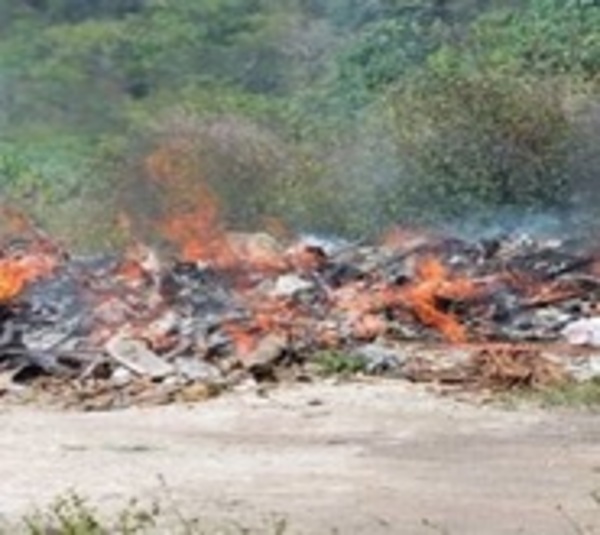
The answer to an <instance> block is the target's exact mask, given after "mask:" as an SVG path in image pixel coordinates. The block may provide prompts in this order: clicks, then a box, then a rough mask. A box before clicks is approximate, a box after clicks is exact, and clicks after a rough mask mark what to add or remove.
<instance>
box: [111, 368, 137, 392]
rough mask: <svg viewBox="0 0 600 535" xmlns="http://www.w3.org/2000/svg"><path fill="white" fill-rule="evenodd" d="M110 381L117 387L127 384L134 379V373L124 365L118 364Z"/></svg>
mask: <svg viewBox="0 0 600 535" xmlns="http://www.w3.org/2000/svg"><path fill="white" fill-rule="evenodd" d="M110 381H111V383H112V384H114V385H115V386H117V387H123V386H127V385H128V384H130V383H131V381H133V373H132V372H131V370H128V369H127V368H125V367H124V366H118V367H117V368H116V369H115V370H114V371H113V373H112V375H111V377H110Z"/></svg>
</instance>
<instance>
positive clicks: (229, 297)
mask: <svg viewBox="0 0 600 535" xmlns="http://www.w3.org/2000/svg"><path fill="white" fill-rule="evenodd" d="M219 236H220V239H222V240H223V242H224V243H225V245H224V246H225V247H226V250H225V251H221V252H219V250H218V247H219V243H215V244H211V247H212V248H211V254H213V255H214V257H215V259H216V260H215V262H214V263H211V262H210V261H207V260H206V259H203V260H202V261H197V262H194V261H189V260H188V259H186V261H182V260H171V261H168V260H167V259H165V258H162V257H161V255H159V254H158V252H157V251H154V250H152V249H151V248H149V247H146V246H142V245H137V246H136V247H135V248H134V249H133V250H132V251H131V252H129V253H127V254H125V255H124V256H123V257H122V258H116V257H108V256H107V257H106V258H104V259H103V258H98V257H95V258H89V259H86V258H76V259H74V258H70V257H69V256H68V255H66V254H65V253H64V252H62V251H60V250H59V249H58V248H56V247H55V248H54V249H53V248H52V247H50V246H48V244H46V243H45V244H44V245H43V247H42V246H40V244H39V243H36V242H35V241H34V242H32V243H28V242H25V241H24V242H23V243H20V244H19V246H18V247H15V246H14V245H11V247H8V246H6V247H5V248H4V249H2V250H1V251H0V252H2V254H3V257H2V259H1V261H0V376H1V377H2V378H3V380H2V384H1V385H0V395H3V394H2V393H6V392H8V391H10V392H13V391H20V390H21V388H22V385H27V386H29V385H34V386H35V385H38V384H39V385H41V386H40V388H42V387H43V388H44V389H45V390H47V391H58V392H60V391H61V389H68V388H72V390H73V392H74V393H75V394H74V395H75V397H76V398H77V399H79V400H80V401H81V403H82V404H84V405H86V406H87V405H89V406H90V407H94V408H97V407H114V406H123V405H126V404H128V403H130V402H139V401H140V400H141V399H146V400H150V399H155V400H160V402H161V403H162V402H169V401H172V400H176V399H186V400H189V399H192V398H204V397H207V396H209V395H212V392H213V391H214V388H217V390H219V389H221V388H222V387H223V386H226V385H231V386H235V385H236V384H243V383H244V382H245V381H248V380H252V381H259V382H260V381H264V380H277V379H279V378H281V377H284V378H285V377H291V378H297V379H298V380H305V379H306V374H307V373H308V372H307V371H306V370H309V369H310V366H306V365H307V364H310V363H311V360H312V359H314V358H316V356H317V355H319V354H320V355H323V354H324V353H327V352H329V353H330V354H335V355H347V356H348V357H349V358H352V359H355V360H357V361H359V362H360V369H361V370H362V371H363V372H364V373H369V374H390V375H393V376H400V377H404V378H407V379H409V380H412V381H438V382H445V383H453V384H465V385H474V384H478V385H481V386H483V387H486V388H487V387H493V388H495V387H498V388H513V387H514V386H517V385H519V386H534V387H535V386H537V385H544V384H550V383H554V382H560V381H562V380H564V379H565V377H567V376H571V377H573V378H575V379H577V380H579V379H580V378H581V379H582V380H583V378H590V377H598V376H600V361H599V360H598V357H597V355H596V356H593V355H592V356H590V357H589V358H581V355H579V356H577V355H574V356H573V357H571V356H570V353H569V351H565V352H562V353H561V355H562V356H561V359H562V361H561V360H560V359H558V360H557V359H556V358H547V357H546V355H545V353H544V351H545V350H544V348H545V347H550V346H551V345H552V344H559V343H561V342H565V341H566V343H567V344H568V346H569V348H570V351H571V352H577V351H579V352H585V351H586V348H589V349H590V350H592V349H593V348H597V347H600V317H598V316H595V311H596V310H597V305H598V303H600V276H598V275H596V274H597V273H598V271H599V266H600V254H596V253H595V252H594V251H591V252H590V251H589V250H587V249H586V248H585V247H583V246H580V245H577V244H574V243H569V242H566V241H565V242H562V241H560V240H536V239H534V238H532V237H529V238H527V239H523V238H522V237H517V238H514V237H510V236H507V237H502V238H499V239H497V240H495V241H493V243H492V240H485V241H481V242H468V241H463V240H459V239H455V238H445V237H442V236H439V235H437V236H433V235H427V234H423V235H422V236H416V235H415V233H411V234H406V235H404V234H402V233H397V234H396V235H394V236H391V235H390V236H388V238H387V239H386V240H385V241H384V242H383V243H381V244H374V245H368V244H365V243H350V242H337V241H335V240H329V241H327V240H323V239H321V240H318V241H316V240H313V241H312V242H310V243H309V242H308V241H307V240H299V241H297V242H295V243H291V244H287V245H286V246H284V245H283V244H281V243H279V242H278V241H277V240H276V239H275V238H273V237H271V236H269V235H266V234H264V233H259V234H243V233H237V234H231V235H226V233H221V234H219ZM0 249H1V248H0ZM440 348H441V349H440ZM282 370H289V373H288V372H285V373H282ZM194 385H201V386H194ZM195 388H196V389H197V391H196V390H194V389H195ZM149 390H152V391H153V392H154V394H152V393H150V392H148V391H149ZM94 399H97V403H96V402H95V401H92V400H94Z"/></svg>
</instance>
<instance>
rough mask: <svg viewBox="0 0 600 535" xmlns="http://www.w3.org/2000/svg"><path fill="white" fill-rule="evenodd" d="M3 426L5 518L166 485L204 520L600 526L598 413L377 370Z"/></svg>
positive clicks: (401, 527)
mask: <svg viewBox="0 0 600 535" xmlns="http://www.w3.org/2000/svg"><path fill="white" fill-rule="evenodd" d="M0 428H1V432H0V515H2V516H3V517H4V518H5V519H9V520H11V519H15V518H17V517H18V516H19V515H21V514H23V513H24V512H26V511H29V510H31V507H32V506H33V505H44V504H47V503H48V502H51V501H52V500H53V499H54V498H55V497H56V496H57V495H60V494H64V493H65V492H66V491H67V490H75V491H77V492H78V493H79V494H81V495H83V496H87V497H89V498H91V500H92V501H94V502H95V503H97V504H99V505H100V507H101V508H104V509H105V510H110V508H111V507H117V506H118V505H119V504H121V505H122V504H123V503H125V502H126V501H127V499H128V498H131V497H139V498H141V499H142V500H144V499H148V500H151V499H153V498H159V499H161V500H164V499H165V496H166V495H167V494H170V495H171V496H170V498H168V499H169V500H170V499H174V500H175V501H176V502H177V503H178V504H179V506H180V508H181V510H182V511H184V512H186V513H189V514H192V515H196V516H200V517H202V518H205V519H206V521H207V522H208V523H213V522H214V523H220V522H225V523H228V522H231V521H239V522H240V523H242V524H243V525H246V526H262V525H265V524H264V522H266V521H265V520H264V519H266V518H269V517H270V516H271V515H281V516H283V517H285V518H286V519H287V520H288V522H289V525H290V530H289V533H307V534H310V533H315V534H317V533H319V534H320V533H335V532H338V533H363V534H377V533H403V534H404V533H406V534H421V533H423V534H436V533H438V534H439V533H448V534H452V535H453V534H457V535H468V534H473V535H475V534H476V535H482V534H487V535H493V534H513V533H515V534H516V533H524V534H536V535H538V534H544V535H553V534H557V535H564V534H570V533H573V534H578V533H599V534H600V504H598V503H597V502H596V501H595V500H594V493H595V492H598V491H600V415H598V414H596V415H594V414H591V413H582V412H579V413H573V412H565V411H558V412H557V411H553V412H548V411H542V410H539V409H533V408H532V409H529V408H528V409H519V410H504V409H501V408H498V407H495V408H491V407H478V406H475V405H474V404H468V403H464V402H458V401H453V400H450V399H446V398H442V397H439V396H434V395H432V394H430V393H427V392H426V391H425V390H424V389H422V388H420V387H415V386H411V385H406V384H402V383H399V382H387V381H376V382H372V383H353V384H344V385H333V384H316V385H306V386H298V387H283V388H280V389H278V390H276V391H274V392H272V393H270V394H269V395H268V396H266V397H260V396H257V395H256V394H255V393H252V392H245V393H242V392H240V393H234V394H231V395H225V396H223V397H221V398H218V399H215V400H213V401H209V402H206V403H203V404H200V405H196V406H193V407H188V406H170V407H163V408H152V409H128V410H124V411H118V412H111V413H89V414H85V413H75V412H58V411H44V410H40V409H25V408H17V407H4V408H2V409H0ZM161 479H163V480H164V481H165V482H166V486H167V488H168V489H169V490H168V492H167V491H165V488H164V484H163V483H161ZM336 530H337V531H336ZM286 533H287V532H286Z"/></svg>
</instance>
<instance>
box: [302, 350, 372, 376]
mask: <svg viewBox="0 0 600 535" xmlns="http://www.w3.org/2000/svg"><path fill="white" fill-rule="evenodd" d="M313 362H314V364H315V366H316V368H317V370H318V371H319V372H320V373H322V374H323V375H341V376H351V375H355V374H357V373H360V372H364V371H365V369H366V364H365V361H364V359H361V358H360V357H358V356H355V355H352V354H351V353H344V352H341V351H321V352H320V353H318V354H317V355H315V357H314V359H313Z"/></svg>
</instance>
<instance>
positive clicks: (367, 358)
mask: <svg viewBox="0 0 600 535" xmlns="http://www.w3.org/2000/svg"><path fill="white" fill-rule="evenodd" d="M353 354H354V355H355V356H356V357H357V358H359V359H360V360H361V361H362V362H363V363H364V365H365V371H366V372H367V373H384V372H388V371H393V370H398V369H399V368H401V367H402V366H403V365H404V364H406V362H407V360H408V355H407V354H405V353H403V352H401V351H400V350H398V349H394V348H391V347H388V346H384V345H381V344H377V343H373V344H367V345H363V346H360V347H358V348H356V349H355V350H354V351H353Z"/></svg>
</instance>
